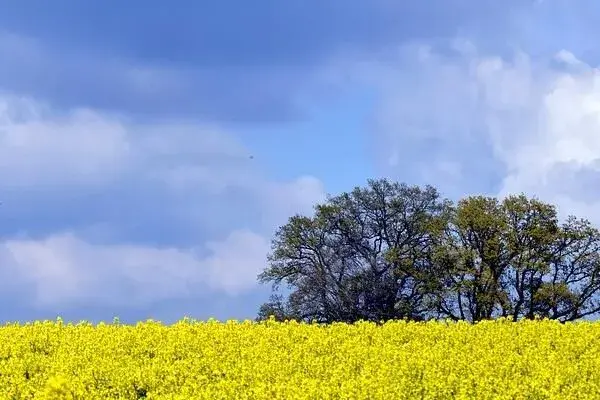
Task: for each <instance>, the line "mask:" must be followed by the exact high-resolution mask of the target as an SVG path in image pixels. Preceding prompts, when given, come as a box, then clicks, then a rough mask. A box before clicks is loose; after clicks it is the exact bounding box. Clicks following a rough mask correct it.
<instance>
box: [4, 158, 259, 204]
mask: <svg viewBox="0 0 600 400" xmlns="http://www.w3.org/2000/svg"><path fill="white" fill-rule="evenodd" d="M250 159H251V160H254V156H250ZM0 204H2V203H0Z"/></svg>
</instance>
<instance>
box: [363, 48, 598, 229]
mask: <svg viewBox="0 0 600 400" xmlns="http://www.w3.org/2000/svg"><path fill="white" fill-rule="evenodd" d="M456 49H457V51H456V52H455V53H453V54H450V55H448V54H446V55H442V54H440V53H436V52H435V51H433V50H431V49H430V48H428V47H424V46H421V47H416V48H415V47H411V46H407V47H405V48H403V49H402V51H401V52H400V56H399V57H397V58H395V59H394V60H393V62H391V63H390V62H388V63H385V64H375V65H373V64H371V65H369V66H368V67H369V68H367V69H363V70H361V73H362V74H363V76H366V77H367V78H368V79H369V81H370V82H374V83H376V84H377V85H378V86H379V87H380V88H381V91H382V94H383V97H384V100H383V102H382V105H381V107H380V109H379V110H380V111H379V114H378V117H377V121H378V127H379V130H378V133H379V137H380V139H383V140H382V145H381V153H382V154H383V155H384V156H385V157H383V159H386V160H389V164H388V165H387V167H386V168H387V170H388V171H389V170H392V171H394V170H396V171H398V174H400V173H402V174H404V177H406V171H407V168H409V167H407V166H410V167H411V168H412V170H411V173H412V175H411V176H412V177H413V178H414V179H415V180H417V181H419V180H421V181H423V180H424V181H426V182H427V183H434V184H436V185H438V187H440V186H441V187H442V189H443V191H444V192H445V193H447V192H448V191H450V192H452V194H460V195H464V194H465V193H470V192H473V191H476V192H480V191H482V188H486V190H487V193H489V194H495V193H498V194H500V195H505V194H508V193H519V192H525V193H528V194H530V195H537V196H539V197H541V198H543V199H544V200H546V201H549V202H552V203H554V204H557V205H558V206H559V209H560V211H561V212H562V214H563V215H564V214H566V213H575V214H577V215H580V216H583V217H588V218H590V219H592V220H594V222H600V212H598V210H600V207H598V206H600V197H598V196H599V195H600V185H598V183H600V71H599V70H598V69H596V68H593V67H592V66H590V65H588V64H586V63H585V62H583V61H582V60H579V59H577V58H576V57H575V56H574V55H573V54H571V53H569V52H568V51H566V50H563V51H561V52H559V53H558V54H557V55H555V56H554V57H548V58H545V59H542V58H532V57H531V56H529V55H527V54H524V53H517V54H516V55H515V56H514V57H513V58H512V59H504V58H501V57H487V56H480V55H478V54H477V52H476V51H475V50H474V49H473V48H472V47H470V48H469V47H464V46H463V47H462V48H456ZM557 63H558V64H557ZM365 71H369V72H368V74H366V75H365ZM414 154H420V155H421V159H415V157H414ZM400 161H404V164H402V163H400ZM482 172H484V173H482ZM405 179H406V178H405ZM409 179H410V178H409ZM453 190H454V191H453Z"/></svg>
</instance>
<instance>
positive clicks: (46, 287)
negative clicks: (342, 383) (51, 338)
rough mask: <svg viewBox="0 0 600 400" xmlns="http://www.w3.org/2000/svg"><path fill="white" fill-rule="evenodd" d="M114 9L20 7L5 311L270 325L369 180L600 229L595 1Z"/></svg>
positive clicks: (13, 49) (2, 261)
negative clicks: (315, 233) (321, 233)
mask: <svg viewBox="0 0 600 400" xmlns="http://www.w3.org/2000/svg"><path fill="white" fill-rule="evenodd" d="M97 3H98V4H94V5H91V4H90V3H84V2H79V1H75V0H57V1H55V2H53V3H52V6H50V5H48V3H47V2H43V1H41V0H37V1H34V0H29V1H28V0H22V1H20V2H13V1H6V0H0V9H2V13H0V58H1V59H2V63H0V197H1V199H0V201H2V205H0V221H1V223H0V278H2V279H0V297H2V299H0V300H1V301H2V303H3V304H4V306H3V307H2V311H1V312H0V320H31V319H40V318H51V319H53V318H55V317H56V316H57V315H61V316H62V317H63V318H65V319H74V320H79V319H87V320H92V321H97V320H111V319H112V318H113V317H114V316H119V317H120V318H121V319H122V320H124V321H135V320H140V319H146V318H155V319H159V320H162V321H165V322H172V321H175V320H177V319H180V318H182V317H183V316H184V315H188V316H191V317H195V318H200V319H206V318H209V317H215V318H218V319H228V318H237V319H244V318H253V317H254V316H255V315H256V311H257V309H258V306H259V305H260V304H261V303H262V302H264V301H265V300H267V298H268V295H269V293H270V287H268V286H265V287H261V286H258V285H257V284H256V275H257V273H258V272H260V271H261V270H262V268H264V266H265V256H266V254H267V252H268V251H269V246H270V240H271V238H272V235H273V232H274V230H275V229H276V227H277V226H279V225H281V224H283V223H285V222H286V220H287V218H288V217H289V216H291V215H292V214H295V213H310V212H311V210H312V207H313V205H314V204H315V203H316V202H319V201H321V200H323V199H324V196H325V195H326V194H327V193H331V194H335V193H339V192H340V191H345V190H350V189H352V188H353V187H354V186H356V185H364V184H365V183H366V180H367V179H368V178H377V177H389V178H392V179H396V180H399V181H402V182H407V183H409V184H432V185H435V186H437V187H438V188H439V189H440V190H441V191H442V193H443V194H444V195H445V196H448V197H451V198H453V199H457V198H459V197H462V196H465V195H469V194H489V195H497V196H503V195H506V194H508V193H518V192H525V193H527V194H530V195H536V196H538V197H541V198H542V199H544V200H546V201H549V202H552V203H554V204H557V205H558V206H559V211H560V213H561V215H566V214H571V213H572V214H576V215H578V216H582V217H586V218H589V219H590V220H592V221H593V222H595V223H600V213H599V212H598V210H600V207H598V206H599V205H600V204H598V192H599V190H598V188H600V185H599V184H600V161H599V159H600V73H599V72H598V69H597V65H598V63H599V62H600V57H599V54H598V50H597V46H595V41H594V38H595V37H597V34H598V33H600V31H598V29H599V28H597V27H596V24H594V21H595V20H596V19H597V17H600V5H598V4H597V2H594V1H591V0H589V1H588V0H581V1H577V2H573V1H570V2H567V1H566V0H554V1H552V0H541V1H540V0H531V1H529V0H520V1H517V0H509V1H505V2H501V3H500V2H497V1H492V0H479V1H467V0H432V1H428V2H424V1H403V2H397V1H391V0H370V1H358V0H343V1H342V0H329V1H327V0H319V1H316V0H302V1H301V0H290V1H276V0H263V1H260V0H259V1H255V2H252V4H250V3H248V2H242V1H231V0H222V1H220V2H218V3H217V2H213V3H212V4H211V3H208V2H198V1H186V0H180V1H173V2H170V3H168V6H167V3H165V2H158V1H153V0H150V1H145V2H141V1H137V0H135V1H130V2H127V4H125V3H123V2H118V3H117V2H116V1H104V2H97ZM251 156H252V157H251Z"/></svg>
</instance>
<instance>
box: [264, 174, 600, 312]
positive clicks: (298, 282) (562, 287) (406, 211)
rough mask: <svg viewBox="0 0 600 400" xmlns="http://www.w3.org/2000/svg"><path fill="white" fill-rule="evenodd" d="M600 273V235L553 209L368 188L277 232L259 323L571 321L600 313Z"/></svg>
mask: <svg viewBox="0 0 600 400" xmlns="http://www.w3.org/2000/svg"><path fill="white" fill-rule="evenodd" d="M599 274H600V232H599V231H598V229H597V228H595V227H594V226H592V225H591V224H590V222H589V221H587V220H585V219H581V218H576V217H574V216H569V217H568V218H566V220H564V221H562V222H561V221H559V219H558V216H557V210H556V207H555V206H553V205H551V204H547V203H544V202H542V201H540V200H538V199H536V198H528V197H527V196H525V195H523V194H521V195H513V196H509V197H507V198H505V199H502V200H500V199H497V198H494V197H484V196H470V197H466V198H464V199H462V200H460V201H458V202H457V203H454V202H452V201H450V200H448V199H445V198H442V197H441V195H440V194H439V192H438V191H437V190H436V189H435V188H434V187H432V186H425V187H419V186H408V185H406V184H401V183H396V182H390V181H388V180H386V179H381V180H370V181H368V185H367V186H366V187H363V188H360V187H357V188H355V189H354V190H352V191H351V192H348V193H342V194H340V195H337V196H333V197H329V198H328V199H327V201H326V202H325V203H323V204H319V205H317V206H316V207H315V212H314V215H313V216H312V217H307V216H300V215H295V216H293V217H291V218H290V219H289V221H288V222H287V224H285V225H283V226H282V227H280V228H279V229H278V231H277V232H276V234H275V236H274V238H273V241H272V251H271V253H270V254H269V256H268V266H267V267H266V268H265V269H264V270H263V271H262V272H261V273H260V274H259V275H258V280H259V282H260V283H263V284H264V283H271V284H272V285H273V294H272V296H271V298H270V300H269V301H268V302H267V303H265V304H263V305H262V306H261V307H260V310H259V313H258V317H257V320H263V319H266V318H268V317H269V316H271V315H272V316H275V318H276V319H277V320H285V319H290V320H292V319H293V320H297V321H313V320H316V321H318V322H321V323H331V322H348V323H352V322H356V321H358V320H368V321H375V322H380V321H387V320H390V319H408V320H413V321H424V320H429V319H448V318H449V319H452V320H455V321H458V320H466V321H469V322H476V321H480V320H486V319H494V318H498V317H505V318H509V319H511V320H514V321H517V320H519V319H523V318H527V319H534V318H536V317H539V318H549V319H554V320H559V321H561V322H567V321H574V320H577V319H580V318H583V317H586V316H591V315H595V314H597V313H598V312H600V300H599V298H598V294H599V290H600V277H599ZM282 285H285V286H286V287H287V289H288V291H289V293H287V294H285V295H284V294H282V293H281V291H280V289H281V288H282Z"/></svg>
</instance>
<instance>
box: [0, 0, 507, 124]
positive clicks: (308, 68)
mask: <svg viewBox="0 0 600 400" xmlns="http://www.w3.org/2000/svg"><path fill="white" fill-rule="evenodd" d="M511 6H512V5H511ZM0 9H1V10H2V12H1V13H0V26H1V27H2V29H3V30H4V31H5V32H8V33H11V34H14V35H17V37H23V38H29V39H32V40H34V41H37V42H36V45H35V46H34V47H36V48H35V49H29V50H27V51H24V50H22V49H20V47H21V46H27V43H18V41H17V43H12V45H11V46H8V47H7V46H5V48H4V51H2V49H1V48H0V53H1V54H0V55H2V59H3V61H4V62H3V65H2V66H0V88H3V89H5V90H9V91H15V92H18V93H28V94H32V95H35V96H37V97H40V98H43V99H46V100H48V101H51V102H52V103H54V104H56V105H60V106H63V107H65V108H68V107H72V106H78V105H84V106H89V107H94V108H99V109H105V110H111V111H120V112H128V113H133V114H137V115H138V116H140V117H141V116H148V115H153V116H157V115H163V116H164V115H168V116H179V117H187V118H199V119H210V120H218V121H221V122H223V121H226V122H281V121H286V120H290V119H298V118H302V117H303V111H304V110H303V107H302V105H301V104H299V100H298V99H299V98H300V97H304V98H306V96H308V97H310V94H311V93H313V98H314V97H315V94H314V91H315V90H316V89H315V87H316V86H319V85H322V84H323V82H318V79H316V78H315V74H318V71H319V68H321V67H322V66H323V65H324V64H327V63H328V62H330V61H331V59H332V57H333V58H335V56H336V55H337V54H340V53H345V52H349V53H351V54H375V53H377V52H378V51H379V50H381V49H383V48H386V47H387V46H395V45H397V44H398V43H399V42H403V41H410V40H416V39H436V38H439V37H453V36H455V35H457V34H461V33H465V32H475V31H478V30H481V29H487V30H488V31H493V30H494V29H495V30H496V32H497V33H496V34H495V35H501V32H503V31H504V30H505V29H506V26H505V25H506V16H507V14H508V11H507V10H509V9H510V7H509V6H508V5H506V6H505V4H504V3H503V6H502V7H500V6H499V5H498V4H497V2H492V1H491V0H487V1H481V2H477V3H474V2H470V1H463V0H435V1H430V2H422V1H404V2H393V1H389V0H370V1H359V0H290V1H278V0H259V1H254V2H251V3H248V2H242V1H232V0H222V1H218V2H216V1H215V2H196V1H191V0H181V1H175V2H159V1H156V0H153V1H140V0H135V1H131V2H127V3H123V2H116V1H114V0H111V1H104V2H95V3H88V2H79V1H75V0H57V1H56V2H53V3H52V5H50V4H49V3H47V2H43V1H41V0H23V1H21V2H11V1H7V0H0Z"/></svg>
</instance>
